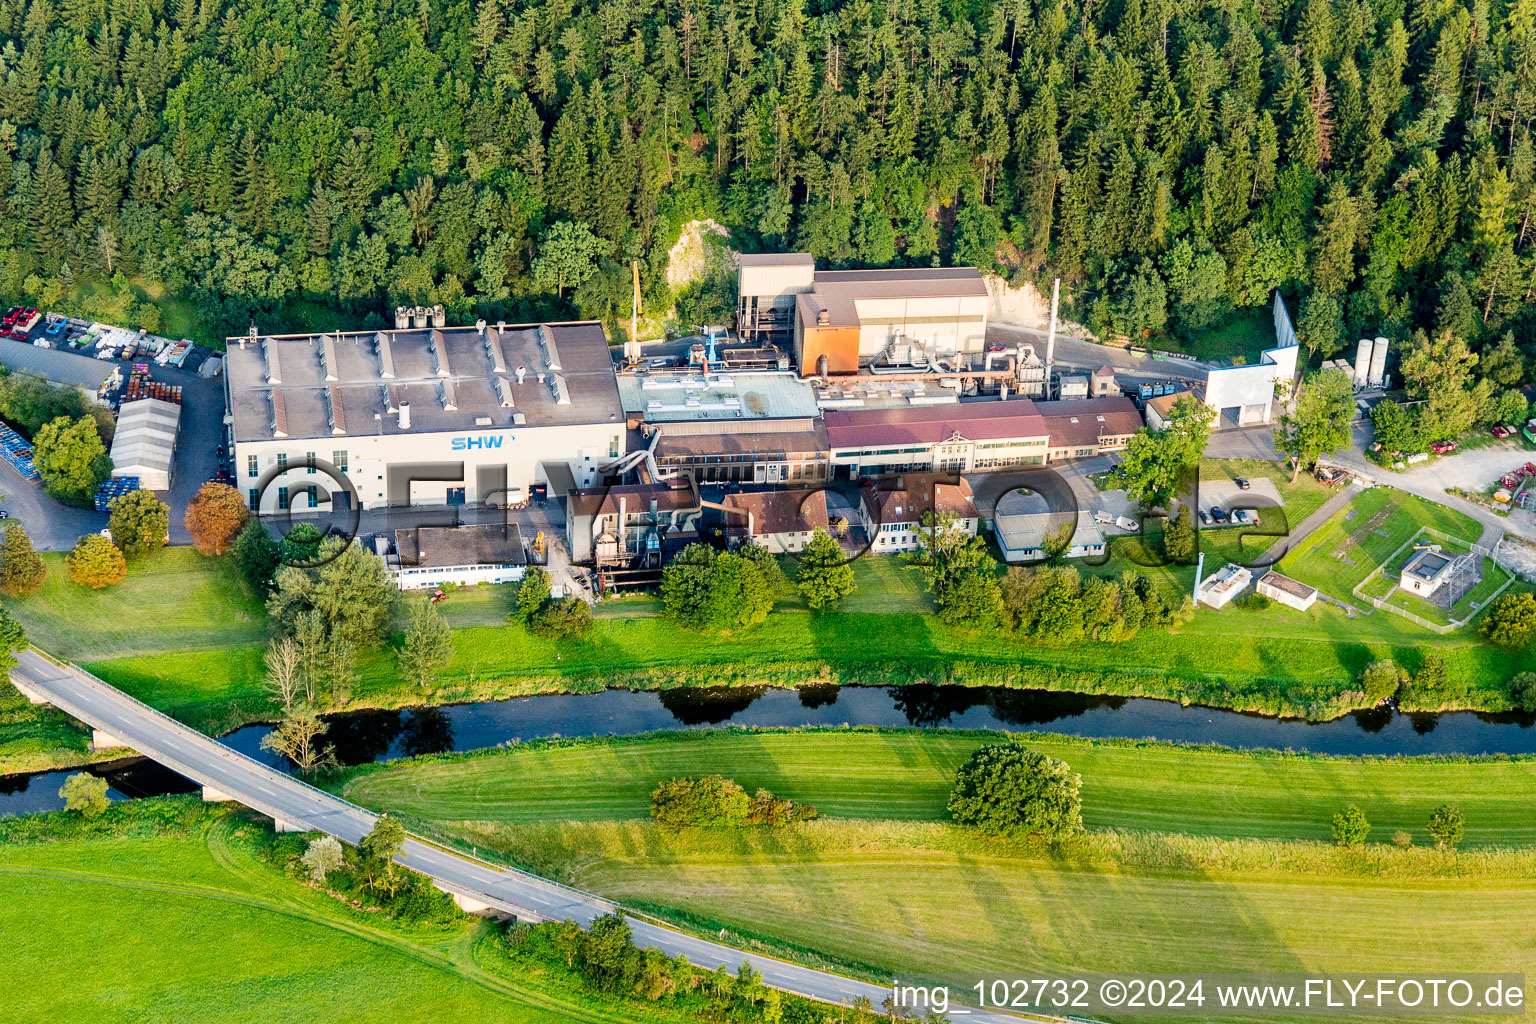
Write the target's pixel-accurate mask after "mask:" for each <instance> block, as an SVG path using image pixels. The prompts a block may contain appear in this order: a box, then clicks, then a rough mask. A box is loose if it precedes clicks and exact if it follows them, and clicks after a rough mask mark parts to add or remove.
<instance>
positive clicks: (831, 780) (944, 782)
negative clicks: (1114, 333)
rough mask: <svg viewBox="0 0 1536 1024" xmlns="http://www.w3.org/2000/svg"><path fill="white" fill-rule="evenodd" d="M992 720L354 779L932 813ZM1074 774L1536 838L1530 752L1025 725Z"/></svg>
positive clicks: (540, 810)
mask: <svg viewBox="0 0 1536 1024" xmlns="http://www.w3.org/2000/svg"><path fill="white" fill-rule="evenodd" d="M997 740H998V736H997V734H995V733H966V732H933V731H923V732H919V731H915V730H913V731H908V730H901V731H873V730H852V731H849V730H825V731H817V730H811V731H790V732H784V731H764V732H759V731H741V730H725V731H705V732H688V733H663V734H659V735H653V736H650V737H640V738H626V739H618V740H611V741H602V740H598V741H580V742H574V743H567V744H558V745H542V744H540V745H531V746H527V747H523V748H517V749H512V750H506V751H497V752H495V753H492V754H482V755H471V756H462V757H449V758H446V759H443V760H440V761H432V762H430V763H424V764H410V765H402V766H392V767H388V768H384V767H379V768H375V769H371V770H367V771H365V772H364V773H363V774H360V775H358V776H357V777H356V778H353V779H352V780H351V781H350V782H349V783H347V785H346V788H345V794H346V796H347V797H348V798H350V799H353V800H356V801H358V802H359V803H362V804H365V805H368V806H372V807H378V808H385V809H389V810H393V811H399V812H401V813H404V814H410V815H412V816H413V817H417V818H436V819H442V820H454V821H457V820H466V821H467V820H479V821H487V822H497V823H507V824H529V823H536V822H557V821H606V820H624V819H634V818H642V819H643V818H645V817H647V815H648V813H649V803H648V800H649V795H650V791H651V789H653V788H654V787H655V785H656V784H657V783H658V782H660V781H661V780H663V779H666V778H671V777H673V776H677V775H691V776H698V775H707V774H711V773H716V772H718V773H720V774H724V775H728V776H731V777H732V778H735V779H736V781H738V782H740V783H741V784H742V785H743V786H745V787H746V788H747V789H748V791H753V790H755V789H756V788H757V787H759V786H762V787H765V788H767V789H769V790H771V791H772V792H774V793H775V794H776V795H779V796H786V797H789V798H791V799H794V800H803V801H808V802H810V803H813V804H815V805H816V807H817V808H818V809H819V810H820V811H821V812H822V813H824V814H828V815H833V816H836V817H840V818H862V819H871V820H901V821H940V820H945V819H947V817H948V815H947V812H946V811H945V801H946V800H947V799H948V797H949V790H950V787H951V785H952V784H953V782H954V773H955V768H956V767H958V766H959V765H960V764H961V763H962V762H964V760H965V759H966V757H968V756H969V755H970V752H971V751H972V750H974V749H975V748H976V747H977V746H980V745H981V744H983V743H988V742H996V741H997ZM1023 741H1024V742H1025V743H1026V744H1027V745H1028V746H1029V747H1030V748H1032V749H1036V750H1040V751H1043V752H1045V753H1048V754H1050V755H1051V756H1053V757H1060V758H1062V759H1064V760H1066V761H1067V762H1068V763H1069V764H1071V765H1072V767H1073V769H1074V770H1076V771H1077V772H1079V773H1080V774H1081V775H1082V777H1083V815H1084V820H1085V821H1086V822H1087V824H1088V825H1089V826H1090V827H1097V828H1121V829H1137V830H1145V831H1155V832H1187V833H1193V834H1197V835H1202V836H1214V837H1218V838H1224V839H1318V840H1326V839H1327V838H1328V834H1329V833H1328V828H1329V818H1330V817H1331V815H1332V814H1333V812H1334V811H1336V810H1338V809H1339V808H1341V807H1343V806H1344V805H1345V804H1347V803H1357V804H1359V805H1360V807H1361V808H1362V809H1363V810H1364V811H1365V812H1366V816H1367V817H1368V818H1369V819H1370V820H1371V822H1372V823H1373V824H1374V825H1375V827H1376V829H1377V834H1378V835H1379V836H1380V837H1381V838H1383V839H1385V838H1386V837H1387V836H1388V835H1390V833H1391V831H1392V830H1393V829H1399V828H1400V829H1404V830H1406V831H1408V832H1410V833H1412V834H1414V835H1415V837H1416V839H1417V841H1419V842H1421V843H1422V842H1427V838H1426V835H1425V833H1424V822H1425V821H1426V820H1427V819H1428V817H1429V813H1430V811H1431V810H1432V809H1433V808H1435V807H1436V806H1438V805H1439V804H1441V803H1444V802H1446V801H1451V802H1454V803H1456V804H1457V805H1458V806H1460V807H1461V808H1462V810H1463V812H1464V813H1465V814H1466V817H1467V844H1468V845H1469V846H1496V845H1512V844H1536V820H1533V819H1532V817H1531V815H1530V814H1529V813H1528V811H1527V809H1526V807H1525V802H1524V801H1522V800H1518V799H1511V795H1512V794H1516V793H1530V792H1532V791H1533V790H1536V760H1516V761H1503V760H1500V761H1451V760H1436V759H1422V758H1412V759H1361V760H1355V759H1347V758H1326V757H1300V756H1289V755H1279V754H1273V753H1266V752H1247V751H1244V752H1238V751H1230V750H1219V749H1212V748H1200V747H1183V746H1175V745H1171V744H1166V743H1129V742H1126V743H1119V742H1104V741H1095V740H1084V739H1076V738H1072V737H1065V736H1040V735H1029V736H1027V737H1024V738H1023Z"/></svg>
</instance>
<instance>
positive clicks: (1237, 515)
mask: <svg viewBox="0 0 1536 1024" xmlns="http://www.w3.org/2000/svg"><path fill="white" fill-rule="evenodd" d="M1232 521H1233V522H1234V523H1236V524H1237V525H1238V526H1247V525H1248V524H1249V523H1250V522H1252V520H1251V519H1250V518H1249V517H1248V510H1247V509H1245V508H1235V509H1233V510H1232Z"/></svg>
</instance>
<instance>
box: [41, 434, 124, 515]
mask: <svg viewBox="0 0 1536 1024" xmlns="http://www.w3.org/2000/svg"><path fill="white" fill-rule="evenodd" d="M32 461H33V462H34V463H35V464H36V466H37V471H38V473H39V474H40V475H41V476H42V478H43V487H44V488H46V489H47V491H48V493H49V494H51V495H53V496H54V497H55V498H58V499H59V500H60V501H64V502H69V503H70V504H73V505H85V504H87V503H89V502H90V500H91V498H92V496H94V495H95V493H96V489H97V488H98V487H100V486H101V483H102V481H103V480H105V479H106V478H107V476H108V475H109V474H110V473H111V472H112V459H111V457H110V456H108V455H107V449H106V446H105V445H104V444H102V443H101V435H100V434H99V433H97V431H96V421H95V420H94V419H92V418H91V417H89V416H81V417H79V418H78V419H75V420H71V419H70V418H69V417H67V416H60V417H58V418H57V419H53V420H50V421H49V422H47V423H45V424H43V426H42V427H41V428H40V429H39V430H38V432H37V436H36V437H34V438H33V439H32Z"/></svg>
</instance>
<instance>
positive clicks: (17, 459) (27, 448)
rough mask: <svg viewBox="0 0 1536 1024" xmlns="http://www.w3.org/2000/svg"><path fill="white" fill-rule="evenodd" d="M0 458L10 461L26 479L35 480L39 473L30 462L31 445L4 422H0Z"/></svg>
mask: <svg viewBox="0 0 1536 1024" xmlns="http://www.w3.org/2000/svg"><path fill="white" fill-rule="evenodd" d="M0 459H4V460H5V461H6V462H8V463H10V465H11V467H12V468H13V469H15V470H16V472H18V473H20V474H21V475H22V476H24V477H26V478H27V479H28V480H36V479H37V478H38V476H39V475H40V474H39V473H38V471H37V467H36V466H35V465H33V464H32V446H31V445H30V444H28V443H27V441H26V439H25V438H23V437H22V436H21V435H20V434H18V433H16V431H14V430H12V429H11V428H10V427H8V426H6V425H5V424H4V423H0Z"/></svg>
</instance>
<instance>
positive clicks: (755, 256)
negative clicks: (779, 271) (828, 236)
mask: <svg viewBox="0 0 1536 1024" xmlns="http://www.w3.org/2000/svg"><path fill="white" fill-rule="evenodd" d="M740 265H741V266H743V267H814V266H815V265H816V257H815V256H812V255H811V254H810V253H808V252H744V253H742V254H741V263H740Z"/></svg>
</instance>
